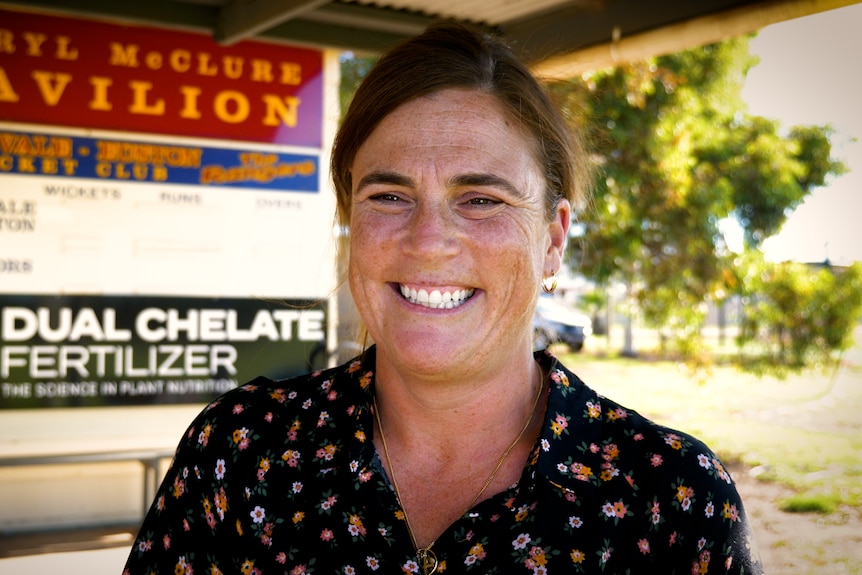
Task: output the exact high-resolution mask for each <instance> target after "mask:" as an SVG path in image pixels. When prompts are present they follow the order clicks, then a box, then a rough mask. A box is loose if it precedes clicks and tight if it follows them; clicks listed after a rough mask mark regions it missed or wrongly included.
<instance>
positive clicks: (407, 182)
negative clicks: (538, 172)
mask: <svg viewBox="0 0 862 575" xmlns="http://www.w3.org/2000/svg"><path fill="white" fill-rule="evenodd" d="M381 184H382V185H388V186H401V187H405V188H413V187H415V186H416V183H415V182H414V181H413V179H412V178H409V177H407V176H405V175H403V174H399V173H398V172H388V171H381V172H371V173H370V174H366V175H365V176H363V177H362V179H361V180H359V183H358V184H357V186H356V191H357V192H359V191H361V190H362V189H363V188H365V187H368V186H373V185H381ZM447 185H448V186H449V187H452V188H457V187H487V188H499V189H502V190H505V191H506V192H508V193H510V194H512V196H514V197H516V198H524V197H525V194H524V192H523V191H522V190H521V189H519V188H517V187H515V186H514V185H512V183H511V182H510V181H509V180H507V179H505V178H502V177H500V176H496V175H494V174H488V173H481V172H477V173H469V174H458V175H456V176H452V177H451V178H449V180H448V181H447Z"/></svg>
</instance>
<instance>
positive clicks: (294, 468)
mask: <svg viewBox="0 0 862 575" xmlns="http://www.w3.org/2000/svg"><path fill="white" fill-rule="evenodd" d="M374 352H375V350H374V348H371V349H369V350H368V351H367V352H366V353H365V354H364V356H360V358H357V359H355V360H353V361H352V362H349V363H347V364H345V365H344V366H341V367H337V368H334V369H331V370H327V371H323V372H317V373H314V374H310V375H308V376H303V377H299V378H295V379H291V380H285V381H271V380H268V379H265V378H258V379H256V380H254V381H252V382H251V383H249V384H247V385H244V386H242V387H240V388H237V389H235V390H232V391H230V392H228V393H226V394H225V395H223V396H222V397H220V398H219V399H217V400H216V401H214V402H213V403H211V404H210V405H209V406H207V407H206V408H205V409H204V410H203V411H202V412H201V414H200V415H199V416H198V417H197V418H196V419H195V421H194V422H193V423H192V425H191V426H190V427H189V429H188V432H187V434H186V435H185V437H184V438H183V439H182V441H181V442H180V445H179V447H178V450H177V453H176V456H175V459H174V461H173V463H172V465H171V468H170V469H169V471H168V473H167V475H166V477H165V480H164V482H163V483H162V485H161V488H160V490H159V492H158V495H157V499H156V501H155V502H154V503H153V506H152V508H151V509H150V511H149V513H148V514H147V516H146V518H145V520H144V523H143V525H142V527H141V530H140V533H139V534H138V537H137V540H136V541H135V544H134V546H133V548H132V550H131V553H130V555H129V559H128V562H127V564H126V567H125V571H124V574H130V575H149V574H155V575H165V574H168V573H170V574H175V575H182V574H193V573H194V574H207V575H217V574H219V573H223V574H233V573H242V574H244V575H252V574H258V575H272V574H279V575H281V574H283V573H286V574H291V575H298V574H304V573H307V574H311V573H318V574H348V575H350V574H359V573H363V574H364V573H384V574H392V573H418V572H419V566H418V565H417V564H416V554H415V551H414V549H413V547H412V545H411V542H410V536H409V534H408V532H407V529H406V526H405V523H404V514H403V512H402V511H401V510H400V508H399V506H398V502H397V500H396V498H395V495H394V493H393V490H392V488H391V485H390V484H389V482H388V479H387V478H386V474H385V472H384V471H383V467H382V465H381V463H380V459H379V457H378V456H377V453H376V451H375V449H374V446H373V444H372V442H371V435H372V430H373V412H372V410H371V409H372V407H371V406H372V397H373V391H374V372H373V367H374V365H375V363H374ZM536 360H537V361H538V362H539V363H540V364H541V365H542V366H543V367H544V368H545V369H546V370H547V371H549V373H550V380H551V385H550V390H549V399H548V410H547V415H546V421H545V424H544V428H543V431H542V433H541V436H540V437H539V440H538V441H537V443H536V446H535V449H534V451H533V454H532V456H531V457H530V459H529V460H528V461H526V462H525V466H524V471H523V474H522V476H521V479H520V480H519V482H518V483H517V484H516V485H514V486H513V487H511V488H510V489H508V490H507V491H504V492H502V493H499V494H497V495H495V496H494V497H492V498H490V499H488V500H486V501H484V502H482V503H479V504H478V505H476V506H475V507H474V508H473V509H471V510H469V511H468V512H467V513H466V514H465V515H464V516H463V517H461V518H460V519H459V520H458V521H456V522H455V523H453V524H452V525H451V526H450V527H449V528H448V529H447V530H446V532H445V533H444V534H443V535H441V536H440V537H439V538H438V539H437V541H436V542H435V544H434V547H433V550H434V551H435V553H436V556H437V558H438V559H439V560H440V564H439V567H438V570H437V572H438V573H442V574H444V575H445V574H455V573H465V574H466V573H471V574H473V573H475V574H501V575H502V574H507V575H509V574H517V573H539V574H552V575H554V574H567V573H590V574H593V573H595V574H620V575H622V574H630V575H635V574H651V573H661V574H664V575H673V574H689V573H693V574H706V573H709V574H712V573H736V574H749V573H761V572H762V568H761V564H760V563H759V560H758V557H757V552H756V549H755V545H754V542H753V539H752V534H751V531H750V528H749V525H748V523H747V520H746V516H745V513H744V511H743V507H742V502H741V500H740V498H739V495H738V493H737V491H736V489H735V488H734V486H733V483H732V481H731V478H730V476H729V475H728V473H727V470H726V469H725V467H724V466H723V465H722V463H721V462H720V461H719V460H718V458H717V457H716V456H715V455H714V454H713V453H712V452H711V451H710V450H709V449H708V448H707V447H706V446H705V445H704V444H703V443H701V442H700V441H698V440H697V439H695V438H693V437H691V436H689V435H686V434H684V433H681V432H678V431H674V430H671V429H668V428H665V427H661V426H659V425H657V424H655V423H653V422H651V421H649V420H647V419H645V418H644V417H642V416H641V415H639V414H638V413H636V412H634V411H632V410H629V409H626V408H624V407H622V406H620V405H618V404H616V403H614V402H612V401H610V400H608V399H606V398H604V397H602V396H600V395H598V394H597V393H596V392H594V391H593V390H591V389H590V388H589V387H587V386H586V385H585V384H584V383H583V382H581V381H580V380H579V379H578V378H577V377H576V376H575V375H574V374H572V373H571V372H570V371H568V370H567V369H566V368H565V367H563V366H562V365H561V364H559V363H558V362H557V360H556V359H555V358H554V357H553V356H551V355H550V354H549V353H548V352H537V353H536ZM429 481H433V478H429Z"/></svg>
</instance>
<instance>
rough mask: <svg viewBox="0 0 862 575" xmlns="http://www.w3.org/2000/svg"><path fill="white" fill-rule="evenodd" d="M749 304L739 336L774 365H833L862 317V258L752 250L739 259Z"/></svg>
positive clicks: (792, 366)
mask: <svg viewBox="0 0 862 575" xmlns="http://www.w3.org/2000/svg"><path fill="white" fill-rule="evenodd" d="M737 269H738V272H739V274H740V276H741V277H740V285H741V286H743V288H742V290H741V291H742V294H743V296H744V297H745V301H746V306H745V308H744V312H743V321H742V330H741V331H740V334H739V337H738V341H739V345H740V346H741V347H742V348H747V349H752V348H753V349H754V350H755V351H756V352H758V353H759V355H760V356H762V357H763V358H765V359H767V360H771V361H770V362H769V364H768V365H769V367H770V369H771V370H773V371H774V370H778V371H779V373H780V372H781V370H782V369H783V368H801V367H806V366H811V365H831V364H832V363H833V361H832V360H833V355H834V353H835V352H841V351H844V350H846V349H848V348H849V347H850V346H851V345H852V343H853V339H852V335H853V331H854V328H855V327H856V325H857V323H858V322H859V319H860V317H862V264H860V263H858V262H857V263H855V264H853V265H851V266H849V267H847V268H835V267H831V266H829V265H823V266H816V267H815V266H809V265H805V264H800V263H795V262H783V263H772V262H767V261H764V259H763V257H762V256H761V255H760V254H759V252H753V251H752V252H749V253H748V254H747V255H746V256H745V257H744V258H743V261H740V262H739V266H738V268H737Z"/></svg>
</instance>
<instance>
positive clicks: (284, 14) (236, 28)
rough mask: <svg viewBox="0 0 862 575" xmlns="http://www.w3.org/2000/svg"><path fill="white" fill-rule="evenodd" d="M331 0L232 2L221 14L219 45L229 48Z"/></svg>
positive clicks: (217, 31)
mask: <svg viewBox="0 0 862 575" xmlns="http://www.w3.org/2000/svg"><path fill="white" fill-rule="evenodd" d="M329 2H330V0H231V2H229V3H228V4H226V5H225V6H224V7H223V8H222V9H221V10H220V11H219V16H218V24H217V27H216V30H215V33H214V38H215V40H216V42H218V43H219V44H222V45H229V44H234V43H236V42H239V41H240V40H243V39H245V38H252V37H254V36H257V35H258V34H259V33H260V32H263V31H265V30H269V29H270V28H272V27H274V26H277V25H278V24H281V23H282V22H286V21H288V20H291V19H293V18H296V17H297V16H301V15H302V14H305V13H307V12H310V11H312V10H314V9H316V8H319V7H320V6H323V5H325V4H329Z"/></svg>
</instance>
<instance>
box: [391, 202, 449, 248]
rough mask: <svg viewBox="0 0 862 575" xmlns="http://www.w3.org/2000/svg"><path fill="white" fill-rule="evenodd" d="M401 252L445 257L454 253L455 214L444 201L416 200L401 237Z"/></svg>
mask: <svg viewBox="0 0 862 575" xmlns="http://www.w3.org/2000/svg"><path fill="white" fill-rule="evenodd" d="M404 249H405V251H406V252H407V253H408V254H410V255H413V256H415V257H421V258H426V259H428V258H430V259H434V258H446V257H452V256H454V255H455V254H456V253H458V229H457V225H456V223H455V214H453V213H452V212H451V210H450V209H449V207H448V206H447V205H446V204H445V203H444V202H428V201H424V202H423V201H420V202H419V203H418V204H417V207H416V209H415V211H414V212H413V214H411V217H410V220H409V223H408V229H407V233H406V234H405V237H404Z"/></svg>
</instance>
